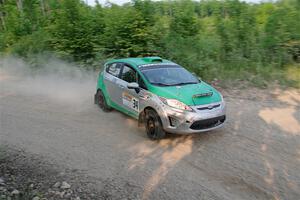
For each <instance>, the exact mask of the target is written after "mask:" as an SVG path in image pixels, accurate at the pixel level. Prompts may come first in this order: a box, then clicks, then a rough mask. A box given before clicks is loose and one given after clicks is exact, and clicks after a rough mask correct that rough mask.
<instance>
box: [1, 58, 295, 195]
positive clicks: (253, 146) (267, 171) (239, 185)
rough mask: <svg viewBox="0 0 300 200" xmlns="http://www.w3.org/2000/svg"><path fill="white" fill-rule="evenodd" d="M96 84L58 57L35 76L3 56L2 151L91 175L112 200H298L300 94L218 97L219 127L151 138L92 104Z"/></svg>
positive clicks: (239, 93) (92, 74) (124, 119)
mask: <svg viewBox="0 0 300 200" xmlns="http://www.w3.org/2000/svg"><path fill="white" fill-rule="evenodd" d="M96 78H97V73H96V72H94V71H86V70H83V69H79V68H76V67H75V66H72V65H70V64H67V63H63V62H61V61H59V60H55V59H53V60H52V59H51V60H50V59H49V60H48V61H47V63H46V64H45V66H44V67H42V68H39V69H32V68H31V67H28V65H27V64H26V63H25V62H23V61H22V60H19V59H16V58H1V59H0V114H1V115H0V145H11V146H14V147H15V148H22V149H25V150H26V151H28V152H30V153H33V154H38V155H41V156H43V158H45V159H47V160H49V161H51V163H54V164H55V165H58V166H61V167H63V168H69V169H74V170H80V171H82V172H84V173H85V174H86V175H88V176H91V177H95V178H96V180H97V183H95V184H97V185H99V186H98V187H99V190H105V192H106V193H107V197H108V199H120V198H128V199H218V200H219V199H220V200H221V199H222V200H223V199H227V200H234V199H246V200H247V199H249V200H253V199H276V200H278V199H289V200H296V199H299V196H300V173H299V172H300V92H299V90H296V89H290V90H279V89H277V90H275V89H274V90H273V91H271V92H268V93H267V92H266V91H261V90H257V89H245V90H242V91H241V90H229V89H226V90H223V91H222V93H223V94H224V97H225V100H226V102H227V109H228V110H227V113H228V114H227V116H228V121H227V123H226V124H225V126H224V128H222V129H219V130H215V131H211V132H207V133H201V134H191V135H185V136H182V135H173V134H172V135H171V134H170V135H168V136H167V137H166V138H165V139H162V140H160V141H150V140H149V139H147V136H146V134H145V131H144V128H143V127H138V126H137V121H136V120H134V119H131V118H129V117H127V116H125V115H123V114H121V113H119V112H111V113H104V112H102V111H101V110H100V109H99V108H98V107H97V106H96V105H94V103H93V95H94V93H95V89H96V88H95V85H96Z"/></svg>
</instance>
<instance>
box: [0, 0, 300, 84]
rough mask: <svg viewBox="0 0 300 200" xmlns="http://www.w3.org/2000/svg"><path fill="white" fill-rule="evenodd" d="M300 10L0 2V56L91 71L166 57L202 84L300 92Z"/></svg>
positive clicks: (212, 3)
mask: <svg viewBox="0 0 300 200" xmlns="http://www.w3.org/2000/svg"><path fill="white" fill-rule="evenodd" d="M299 10H300V1H299V0H279V1H275V2H265V3H259V4H253V3H246V2H241V1H239V0H221V1H217V0H202V1H200V2H199V1H197V2H194V1H190V0H180V1H179V0H178V1H149V0H145V1H141V0H133V1H132V2H131V3H127V4H124V5H121V6H120V5H116V4H112V3H106V4H105V5H101V4H99V3H97V2H96V6H94V7H92V6H89V5H87V4H86V3H85V2H84V1H80V0H17V1H16V0H0V20H1V21H0V22H1V23H0V52H1V54H3V55H4V56H7V55H14V56H19V57H22V58H24V59H25V60H27V61H28V62H29V63H31V64H32V65H34V66H38V65H41V64H42V63H43V62H42V59H40V58H41V56H40V55H45V54H46V55H51V56H53V55H54V56H55V57H58V58H60V59H63V60H66V61H69V62H74V63H76V65H78V66H80V67H83V68H94V69H97V68H100V67H101V64H103V62H104V61H105V60H106V59H108V58H120V57H136V56H161V57H164V58H167V59H170V60H173V61H175V62H177V63H179V64H181V65H182V66H185V67H187V68H189V69H190V70H192V71H194V72H195V73H196V74H198V75H199V76H200V77H202V78H203V79H205V80H210V81H216V82H217V81H218V80H222V83H225V84H226V83H229V85H230V83H231V85H236V84H239V83H240V82H243V83H247V84H248V83H251V84H254V85H256V86H260V87H267V86H268V85H269V84H270V83H275V84H281V85H284V86H293V87H300V64H299V62H300V23H299V21H300V12H299Z"/></svg>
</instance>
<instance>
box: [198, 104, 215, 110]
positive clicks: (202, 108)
mask: <svg viewBox="0 0 300 200" xmlns="http://www.w3.org/2000/svg"><path fill="white" fill-rule="evenodd" d="M219 106H220V104H217V105H213V106H206V107H200V108H197V110H212V109H214V108H218V107H219Z"/></svg>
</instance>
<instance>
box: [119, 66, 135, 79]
mask: <svg viewBox="0 0 300 200" xmlns="http://www.w3.org/2000/svg"><path fill="white" fill-rule="evenodd" d="M136 75H137V74H136V72H135V71H134V70H133V69H132V68H130V67H128V66H126V65H124V67H123V71H122V74H121V79H123V80H124V81H126V82H128V83H132V82H137V77H136Z"/></svg>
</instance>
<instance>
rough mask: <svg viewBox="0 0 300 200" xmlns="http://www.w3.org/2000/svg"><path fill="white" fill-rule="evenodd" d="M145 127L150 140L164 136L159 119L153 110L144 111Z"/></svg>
mask: <svg viewBox="0 0 300 200" xmlns="http://www.w3.org/2000/svg"><path fill="white" fill-rule="evenodd" d="M145 127H146V132H147V135H148V137H149V138H150V139H152V140H159V139H162V138H164V137H165V135H166V133H165V131H164V130H163V127H162V124H161V120H160V117H159V116H158V114H157V113H156V112H155V111H154V110H151V109H148V110H146V113H145Z"/></svg>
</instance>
